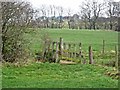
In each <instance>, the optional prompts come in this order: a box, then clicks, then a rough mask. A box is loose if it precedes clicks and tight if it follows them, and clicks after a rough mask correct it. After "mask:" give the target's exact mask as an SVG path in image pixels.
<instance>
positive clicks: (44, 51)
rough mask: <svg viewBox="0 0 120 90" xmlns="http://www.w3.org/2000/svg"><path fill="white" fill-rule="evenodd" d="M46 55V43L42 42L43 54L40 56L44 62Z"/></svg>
mask: <svg viewBox="0 0 120 90" xmlns="http://www.w3.org/2000/svg"><path fill="white" fill-rule="evenodd" d="M46 54H47V42H46V41H45V42H44V49H43V54H42V57H43V60H46Z"/></svg>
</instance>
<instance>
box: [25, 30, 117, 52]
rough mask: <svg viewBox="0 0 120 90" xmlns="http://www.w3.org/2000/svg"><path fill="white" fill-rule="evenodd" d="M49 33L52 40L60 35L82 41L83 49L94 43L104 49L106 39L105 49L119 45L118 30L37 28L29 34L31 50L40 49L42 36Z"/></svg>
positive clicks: (111, 48) (112, 48)
mask: <svg viewBox="0 0 120 90" xmlns="http://www.w3.org/2000/svg"><path fill="white" fill-rule="evenodd" d="M45 33H46V34H47V35H46V36H47V37H49V38H50V39H51V40H52V41H58V40H59V38H60V37H62V38H63V39H64V42H66V43H75V44H79V43H80V42H81V43H82V49H83V50H86V51H87V50H88V47H89V45H92V47H93V49H94V50H96V51H101V50H102V43H103V40H105V41H106V42H105V44H106V46H105V50H106V51H110V50H114V49H115V45H118V32H114V31H101V30H96V31H94V30H91V31H90V30H67V29H62V30H61V29H42V30H41V29H36V30H35V32H34V33H31V34H28V36H27V38H28V39H29V40H30V41H31V46H30V48H31V50H32V51H35V50H36V51H38V50H40V49H41V47H42V46H41V45H42V44H41V37H43V36H42V35H44V34H45Z"/></svg>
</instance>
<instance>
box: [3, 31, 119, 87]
mask: <svg viewBox="0 0 120 90" xmlns="http://www.w3.org/2000/svg"><path fill="white" fill-rule="evenodd" d="M60 37H62V38H63V39H64V42H66V43H76V44H79V43H80V42H81V43H82V49H83V50H84V51H86V52H87V51H88V46H89V45H91V46H92V47H93V50H94V51H97V52H101V50H102V41H103V40H105V41H106V44H105V51H106V53H107V52H110V51H112V50H113V51H114V50H115V45H117V44H118V32H114V31H106V30H103V31H101V30H96V31H94V30H91V31H90V30H67V29H62V30H60V29H46V30H45V29H34V30H33V29H31V33H26V34H25V38H26V39H27V41H28V42H30V46H29V48H30V50H31V52H32V53H33V54H34V53H35V52H39V51H41V50H42V48H43V46H44V44H43V40H44V38H50V39H51V40H52V41H57V40H59V38H60ZM113 59H115V57H114V55H113V52H111V53H110V54H109V55H108V56H104V58H102V57H99V58H98V57H97V56H96V57H95V60H96V62H97V61H99V62H100V61H102V62H109V61H110V60H113ZM109 72H113V73H114V72H117V69H116V68H115V67H111V66H102V65H101V64H100V65H90V64H80V63H79V64H75V65H62V64H57V63H48V62H46V63H40V62H34V60H33V61H31V63H29V64H25V65H21V66H17V65H14V64H9V63H7V64H4V65H3V66H2V87H3V88H11V87H14V88H26V87H27V88H117V87H118V80H117V79H116V78H114V76H112V75H108V73H109ZM109 74H110V73H109ZM110 76H112V77H110Z"/></svg>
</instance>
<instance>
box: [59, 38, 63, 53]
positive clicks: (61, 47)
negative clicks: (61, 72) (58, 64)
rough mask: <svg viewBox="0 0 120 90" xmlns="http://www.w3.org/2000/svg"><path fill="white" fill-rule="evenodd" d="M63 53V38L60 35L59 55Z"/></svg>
mask: <svg viewBox="0 0 120 90" xmlns="http://www.w3.org/2000/svg"><path fill="white" fill-rule="evenodd" d="M62 54H63V38H61V37H60V55H62Z"/></svg>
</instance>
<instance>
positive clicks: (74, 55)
mask: <svg viewBox="0 0 120 90" xmlns="http://www.w3.org/2000/svg"><path fill="white" fill-rule="evenodd" d="M73 46H74V52H73V57H74V58H75V57H76V54H75V53H76V44H74V45H73Z"/></svg>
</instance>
